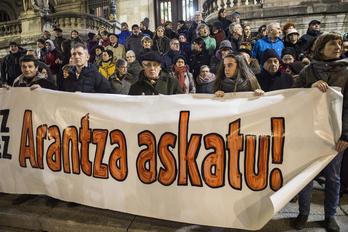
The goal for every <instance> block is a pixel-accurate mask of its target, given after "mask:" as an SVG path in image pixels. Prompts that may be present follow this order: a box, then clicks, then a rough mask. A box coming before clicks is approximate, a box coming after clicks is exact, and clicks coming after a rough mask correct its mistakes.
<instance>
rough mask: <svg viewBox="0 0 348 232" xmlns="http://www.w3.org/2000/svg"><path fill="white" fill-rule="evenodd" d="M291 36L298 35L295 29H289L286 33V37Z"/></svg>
mask: <svg viewBox="0 0 348 232" xmlns="http://www.w3.org/2000/svg"><path fill="white" fill-rule="evenodd" d="M291 34H298V35H300V33H298V31H297V30H296V29H295V28H291V29H289V30H288V31H287V33H286V35H287V36H288V35H291Z"/></svg>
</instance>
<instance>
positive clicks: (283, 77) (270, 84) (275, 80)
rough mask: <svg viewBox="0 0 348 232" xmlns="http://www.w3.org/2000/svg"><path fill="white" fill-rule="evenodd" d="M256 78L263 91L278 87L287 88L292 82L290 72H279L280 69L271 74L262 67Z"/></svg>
mask: <svg viewBox="0 0 348 232" xmlns="http://www.w3.org/2000/svg"><path fill="white" fill-rule="evenodd" d="M256 78H257V81H258V82H259V84H260V86H261V89H262V90H263V91H265V92H268V91H273V90H278V89H288V88H291V87H292V86H293V84H294V81H293V78H292V76H291V75H290V74H288V73H281V72H280V71H278V72H277V73H275V74H274V75H271V74H270V73H268V72H267V71H266V70H265V69H262V71H261V73H259V74H256Z"/></svg>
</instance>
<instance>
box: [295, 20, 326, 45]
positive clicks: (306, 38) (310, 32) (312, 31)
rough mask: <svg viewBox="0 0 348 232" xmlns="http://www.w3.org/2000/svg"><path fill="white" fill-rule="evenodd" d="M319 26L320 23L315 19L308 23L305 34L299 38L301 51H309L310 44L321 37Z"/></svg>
mask: <svg viewBox="0 0 348 232" xmlns="http://www.w3.org/2000/svg"><path fill="white" fill-rule="evenodd" d="M320 24H321V23H320V21H318V20H316V19H314V20H311V21H310V22H309V24H308V29H307V33H306V34H304V35H303V36H301V38H300V42H301V45H302V50H303V51H306V50H307V49H309V48H310V46H311V45H312V42H313V41H314V40H315V39H316V38H318V37H319V36H320V35H321V31H320Z"/></svg>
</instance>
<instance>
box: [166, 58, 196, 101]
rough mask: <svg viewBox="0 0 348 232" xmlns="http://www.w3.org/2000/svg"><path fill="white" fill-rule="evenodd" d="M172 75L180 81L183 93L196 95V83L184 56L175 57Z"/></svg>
mask: <svg viewBox="0 0 348 232" xmlns="http://www.w3.org/2000/svg"><path fill="white" fill-rule="evenodd" d="M170 74H171V75H172V76H173V77H174V78H176V79H177V80H178V81H179V86H180V89H181V90H182V92H183V93H186V94H189V93H196V87H195V82H194V80H193V76H192V73H190V69H189V67H188V65H187V62H186V58H185V57H184V56H182V55H179V56H177V57H175V59H174V65H173V68H172V72H171V73H170Z"/></svg>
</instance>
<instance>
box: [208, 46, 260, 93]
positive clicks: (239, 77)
mask: <svg viewBox="0 0 348 232" xmlns="http://www.w3.org/2000/svg"><path fill="white" fill-rule="evenodd" d="M214 91H215V96H217V97H223V96H224V93H225V92H227V93H234V92H246V91H254V94H255V95H256V96H260V95H263V94H264V91H262V90H261V87H260V85H259V83H258V81H257V79H256V77H255V75H254V74H253V73H252V71H251V70H250V69H249V67H248V65H247V64H246V61H245V59H244V57H243V56H242V55H236V54H233V53H229V54H227V55H226V56H225V57H224V59H223V68H220V69H219V70H218V71H217V74H216V80H215V86H214Z"/></svg>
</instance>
